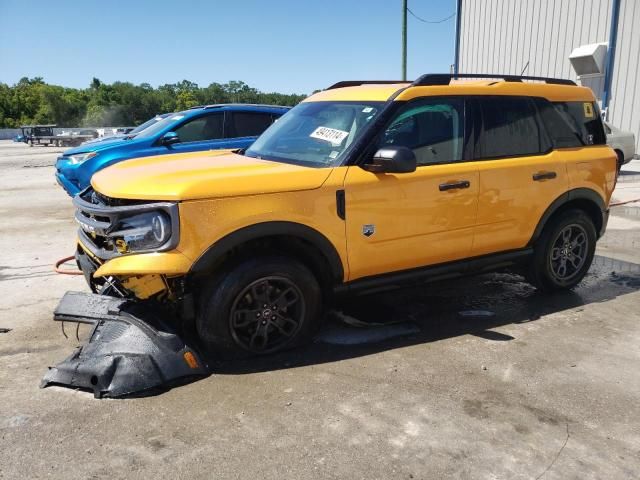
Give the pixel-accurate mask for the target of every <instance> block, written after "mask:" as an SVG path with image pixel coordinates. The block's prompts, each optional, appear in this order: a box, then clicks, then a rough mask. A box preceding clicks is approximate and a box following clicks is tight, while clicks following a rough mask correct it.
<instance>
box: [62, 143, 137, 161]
mask: <svg viewBox="0 0 640 480" xmlns="http://www.w3.org/2000/svg"><path fill="white" fill-rule="evenodd" d="M145 140H148V139H144V138H143V139H140V140H136V139H135V138H132V139H131V140H124V139H123V138H116V139H114V140H112V141H111V140H105V141H104V142H97V143H89V144H87V145H80V146H78V147H75V148H70V149H69V150H65V152H64V153H63V155H64V156H65V157H68V156H69V155H76V154H78V153H88V152H102V151H104V150H109V149H110V148H119V147H121V146H123V145H128V146H129V145H137V144H141V143H144V141H145Z"/></svg>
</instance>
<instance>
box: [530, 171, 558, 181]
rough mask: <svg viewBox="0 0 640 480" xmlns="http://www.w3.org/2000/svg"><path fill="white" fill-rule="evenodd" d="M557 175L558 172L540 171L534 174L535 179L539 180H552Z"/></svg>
mask: <svg viewBox="0 0 640 480" xmlns="http://www.w3.org/2000/svg"><path fill="white" fill-rule="evenodd" d="M557 176H558V175H556V172H538V173H534V174H533V181H534V182H539V181H540V180H551V179H553V178H556V177H557Z"/></svg>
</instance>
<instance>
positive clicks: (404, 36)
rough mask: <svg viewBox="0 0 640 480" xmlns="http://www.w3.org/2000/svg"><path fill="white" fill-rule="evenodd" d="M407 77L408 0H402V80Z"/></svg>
mask: <svg viewBox="0 0 640 480" xmlns="http://www.w3.org/2000/svg"><path fill="white" fill-rule="evenodd" d="M406 79H407V0H402V80H406Z"/></svg>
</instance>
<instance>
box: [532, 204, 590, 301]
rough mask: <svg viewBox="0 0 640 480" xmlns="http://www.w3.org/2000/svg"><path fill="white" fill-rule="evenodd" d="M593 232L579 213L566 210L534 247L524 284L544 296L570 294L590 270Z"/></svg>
mask: <svg viewBox="0 0 640 480" xmlns="http://www.w3.org/2000/svg"><path fill="white" fill-rule="evenodd" d="M596 238H597V237H596V228H595V226H594V224H593V221H592V220H591V218H590V217H589V216H588V215H587V214H586V213H585V212H584V211H582V210H567V211H566V212H562V213H560V214H558V215H557V216H556V217H554V218H552V219H551V221H550V222H549V224H548V225H547V226H546V227H545V228H544V230H543V232H542V235H541V236H540V238H539V239H538V241H537V242H536V244H535V247H534V254H533V258H532V259H531V262H530V264H529V268H528V272H527V280H528V281H529V283H531V284H532V285H533V286H535V287H536V288H537V289H539V290H542V291H545V292H553V291H559V290H569V289H572V288H573V287H575V286H576V285H578V284H579V283H580V282H581V281H582V279H583V278H584V276H585V275H586V274H587V271H588V270H589V268H590V267H591V262H592V261H593V256H594V253H595V249H596Z"/></svg>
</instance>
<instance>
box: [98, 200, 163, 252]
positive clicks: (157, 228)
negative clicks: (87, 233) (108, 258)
mask: <svg viewBox="0 0 640 480" xmlns="http://www.w3.org/2000/svg"><path fill="white" fill-rule="evenodd" d="M171 233H172V231H171V218H170V217H169V215H168V214H167V212H165V211H162V210H157V211H148V212H141V213H137V214H134V215H131V216H127V217H120V218H118V220H117V223H116V224H115V225H114V226H113V228H112V229H111V231H110V232H109V234H108V236H109V238H110V239H111V240H112V241H113V242H114V244H115V246H116V249H117V250H118V252H120V253H126V252H136V251H141V250H154V249H157V248H160V247H162V246H163V245H165V244H166V243H167V242H168V241H169V240H170V239H171Z"/></svg>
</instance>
